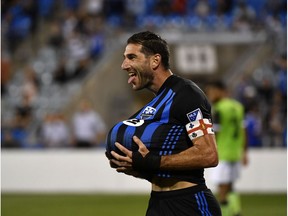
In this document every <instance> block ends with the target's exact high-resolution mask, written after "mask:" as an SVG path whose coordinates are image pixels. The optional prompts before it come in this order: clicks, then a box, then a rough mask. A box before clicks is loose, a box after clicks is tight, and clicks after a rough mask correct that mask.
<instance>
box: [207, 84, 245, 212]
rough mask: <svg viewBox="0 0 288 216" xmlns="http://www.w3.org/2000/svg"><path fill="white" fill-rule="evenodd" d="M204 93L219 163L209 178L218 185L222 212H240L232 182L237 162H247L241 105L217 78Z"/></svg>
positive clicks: (237, 165) (236, 175) (238, 169)
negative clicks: (209, 109) (210, 114)
mask: <svg viewBox="0 0 288 216" xmlns="http://www.w3.org/2000/svg"><path fill="white" fill-rule="evenodd" d="M206 93H207V96H208V98H209V100H210V102H211V103H212V104H213V105H212V115H213V122H214V127H213V128H214V131H215V132H216V133H215V134H216V140H217V147H218V154H219V164H218V166H217V167H215V168H214V170H213V172H212V179H213V181H214V182H215V183H216V184H217V187H218V188H217V190H218V199H219V202H220V205H221V210H222V215H223V216H240V215H241V203H240V197H239V195H238V194H237V193H236V192H235V191H234V188H233V186H234V183H235V181H236V180H237V179H238V178H239V174H240V170H241V165H242V164H243V165H246V164H247V144H246V135H245V128H244V107H243V105H242V104H241V103H240V102H238V101H236V100H234V99H232V98H229V97H228V95H227V89H226V86H225V84H224V83H223V82H221V81H214V82H210V83H209V84H208V85H207V88H206Z"/></svg>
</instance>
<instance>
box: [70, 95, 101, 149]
mask: <svg viewBox="0 0 288 216" xmlns="http://www.w3.org/2000/svg"><path fill="white" fill-rule="evenodd" d="M72 127H73V136H74V137H73V143H74V145H75V147H79V148H87V147H93V146H99V145H101V143H102V142H103V141H104V138H105V134H106V133H105V132H106V125H105V123H104V121H103V120H102V118H101V116H100V115H99V114H98V113H97V112H95V111H94V110H93V109H92V107H91V105H90V103H89V102H88V101H86V100H83V101H81V102H80V104H79V109H78V111H77V112H76V113H75V114H74V116H73V122H72Z"/></svg>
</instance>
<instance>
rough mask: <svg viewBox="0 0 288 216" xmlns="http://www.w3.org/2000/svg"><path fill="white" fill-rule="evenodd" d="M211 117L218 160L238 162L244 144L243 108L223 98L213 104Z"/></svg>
mask: <svg viewBox="0 0 288 216" xmlns="http://www.w3.org/2000/svg"><path fill="white" fill-rule="evenodd" d="M213 116H214V120H213V124H214V127H215V128H214V129H215V132H216V141H217V146H218V154H219V160H222V161H223V160H224V161H238V160H240V159H241V158H242V154H243V150H244V144H245V133H244V127H243V122H244V107H243V106H242V104H240V103H239V102H238V101H236V100H233V99H229V98H224V99H222V100H220V101H218V102H217V103H216V104H214V107H213Z"/></svg>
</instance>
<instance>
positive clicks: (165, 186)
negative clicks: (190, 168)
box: [151, 177, 197, 191]
mask: <svg viewBox="0 0 288 216" xmlns="http://www.w3.org/2000/svg"><path fill="white" fill-rule="evenodd" d="M151 183H152V191H172V190H179V189H184V188H188V187H193V186H196V185H197V184H195V183H192V182H188V181H183V180H179V179H175V178H169V179H167V178H160V177H155V178H153V180H152V181H151Z"/></svg>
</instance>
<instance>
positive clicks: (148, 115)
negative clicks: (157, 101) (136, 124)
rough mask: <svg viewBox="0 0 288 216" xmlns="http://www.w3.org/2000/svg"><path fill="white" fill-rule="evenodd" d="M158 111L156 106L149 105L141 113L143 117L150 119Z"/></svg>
mask: <svg viewBox="0 0 288 216" xmlns="http://www.w3.org/2000/svg"><path fill="white" fill-rule="evenodd" d="M155 113H156V109H155V108H154V107H150V106H147V107H145V109H144V110H143V112H142V113H141V115H140V116H141V119H149V118H151V117H153V116H154V115H155Z"/></svg>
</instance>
